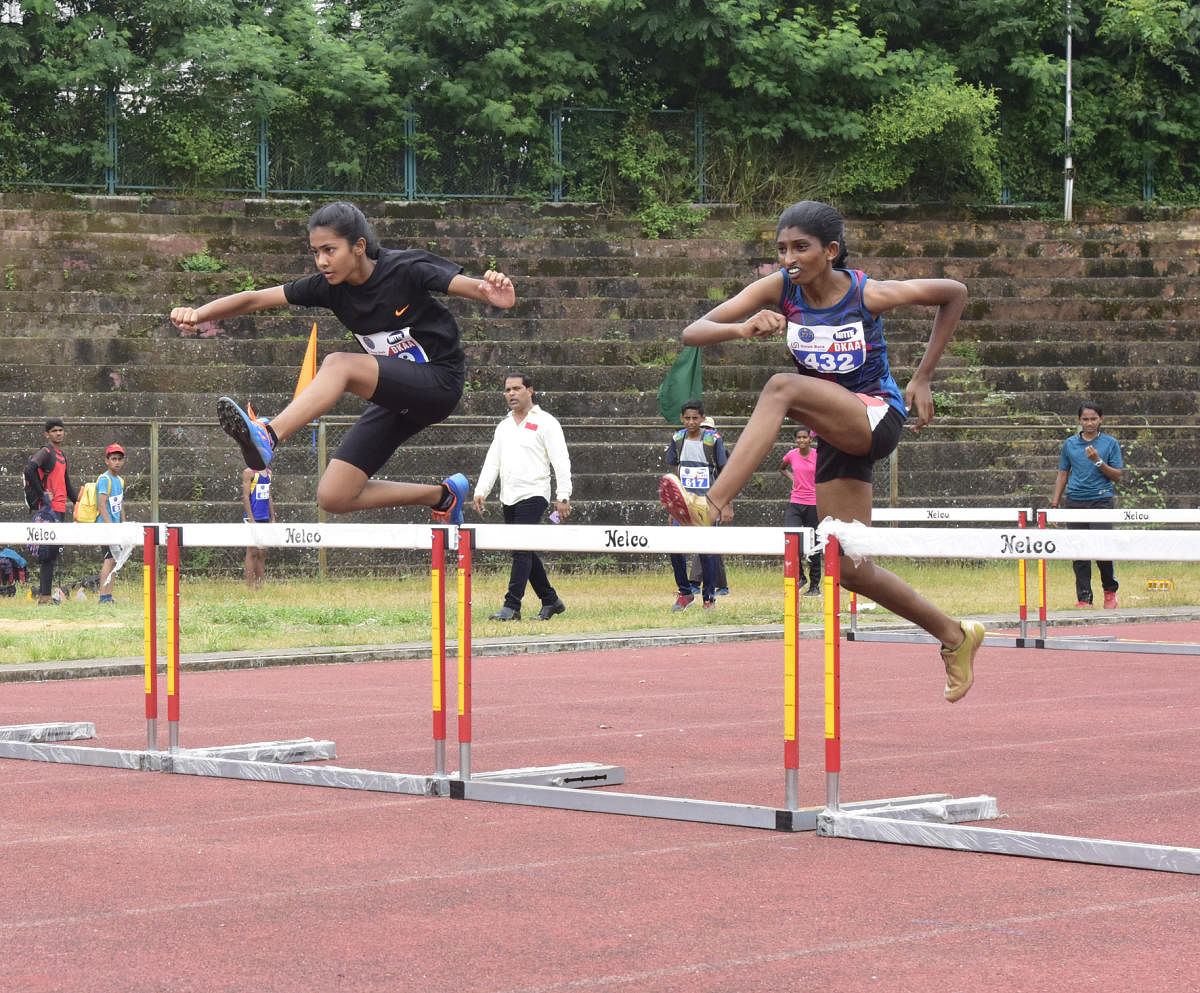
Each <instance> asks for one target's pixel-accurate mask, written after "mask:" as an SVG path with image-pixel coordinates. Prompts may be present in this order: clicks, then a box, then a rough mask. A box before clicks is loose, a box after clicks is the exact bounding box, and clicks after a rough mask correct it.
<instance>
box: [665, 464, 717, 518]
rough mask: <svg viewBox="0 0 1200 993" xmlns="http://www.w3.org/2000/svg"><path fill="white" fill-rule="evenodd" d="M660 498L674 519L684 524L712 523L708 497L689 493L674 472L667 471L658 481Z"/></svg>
mask: <svg viewBox="0 0 1200 993" xmlns="http://www.w3.org/2000/svg"><path fill="white" fill-rule="evenodd" d="M658 498H659V499H660V500H661V501H662V505H663V506H664V507H665V508H666V509H667V513H668V514H670V515H671V518H672V520H675V521H677V522H678V523H680V524H683V525H684V526H688V525H699V526H701V527H704V526H707V525H709V524H711V523H712V519H711V518H710V517H709V514H708V506H709V505H708V498H707V497H704V496H699V495H697V494H695V493H689V492H688V491H687V490H685V489H684V488H683V483H681V482H680V481H679V477H678V476H676V475H675V474H674V473H670V472H669V473H667V474H666V475H665V476H663V478H662V479H660V480H659V481H658Z"/></svg>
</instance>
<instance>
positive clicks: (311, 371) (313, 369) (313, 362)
mask: <svg viewBox="0 0 1200 993" xmlns="http://www.w3.org/2000/svg"><path fill="white" fill-rule="evenodd" d="M316 375H317V322H316V321H313V326H312V335H311V336H309V339H308V348H306V349H305V350H304V361H303V362H301V363H300V378H299V379H297V380H296V392H295V393H293V394H292V399H293V400H294V399H296V397H298V396H299V395H300V392H301V391H302V390H303V389H304V387H306V386H307V385H308V384H309V383H311V382H312V381H313V380H314V379H315V378H316Z"/></svg>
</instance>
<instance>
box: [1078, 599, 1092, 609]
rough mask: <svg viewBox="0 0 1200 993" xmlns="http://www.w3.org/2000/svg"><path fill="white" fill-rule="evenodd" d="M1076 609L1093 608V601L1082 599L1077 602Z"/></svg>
mask: <svg viewBox="0 0 1200 993" xmlns="http://www.w3.org/2000/svg"><path fill="white" fill-rule="evenodd" d="M1075 609H1076V610H1091V609H1092V601H1091V600H1080V601H1079V602H1078V603H1076V604H1075Z"/></svg>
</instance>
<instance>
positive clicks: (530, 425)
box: [525, 421, 537, 431]
mask: <svg viewBox="0 0 1200 993" xmlns="http://www.w3.org/2000/svg"><path fill="white" fill-rule="evenodd" d="M525 430H526V431H536V430H537V425H536V424H534V423H532V422H531V421H526V422H525Z"/></svg>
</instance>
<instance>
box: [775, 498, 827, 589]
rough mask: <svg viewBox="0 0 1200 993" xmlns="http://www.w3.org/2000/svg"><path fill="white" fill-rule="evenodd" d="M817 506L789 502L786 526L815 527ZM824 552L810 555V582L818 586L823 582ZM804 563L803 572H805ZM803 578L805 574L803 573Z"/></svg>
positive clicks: (785, 519) (784, 523)
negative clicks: (822, 563) (822, 562)
mask: <svg viewBox="0 0 1200 993" xmlns="http://www.w3.org/2000/svg"><path fill="white" fill-rule="evenodd" d="M817 523H818V521H817V508H816V506H814V505H813V504H811V503H789V504H788V507H787V512H786V513H785V514H784V515H783V526H784V527H785V528H815V527H816V526H817ZM822 554H823V553H822V552H813V553H812V555H810V556H809V557H808V584H809V586H817V585H819V584H820V582H821V561H822V558H821V557H822ZM803 571H804V570H803V565H802V566H801V572H803ZM800 579H801V580H803V579H804V576H803V575H801V576H800Z"/></svg>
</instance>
